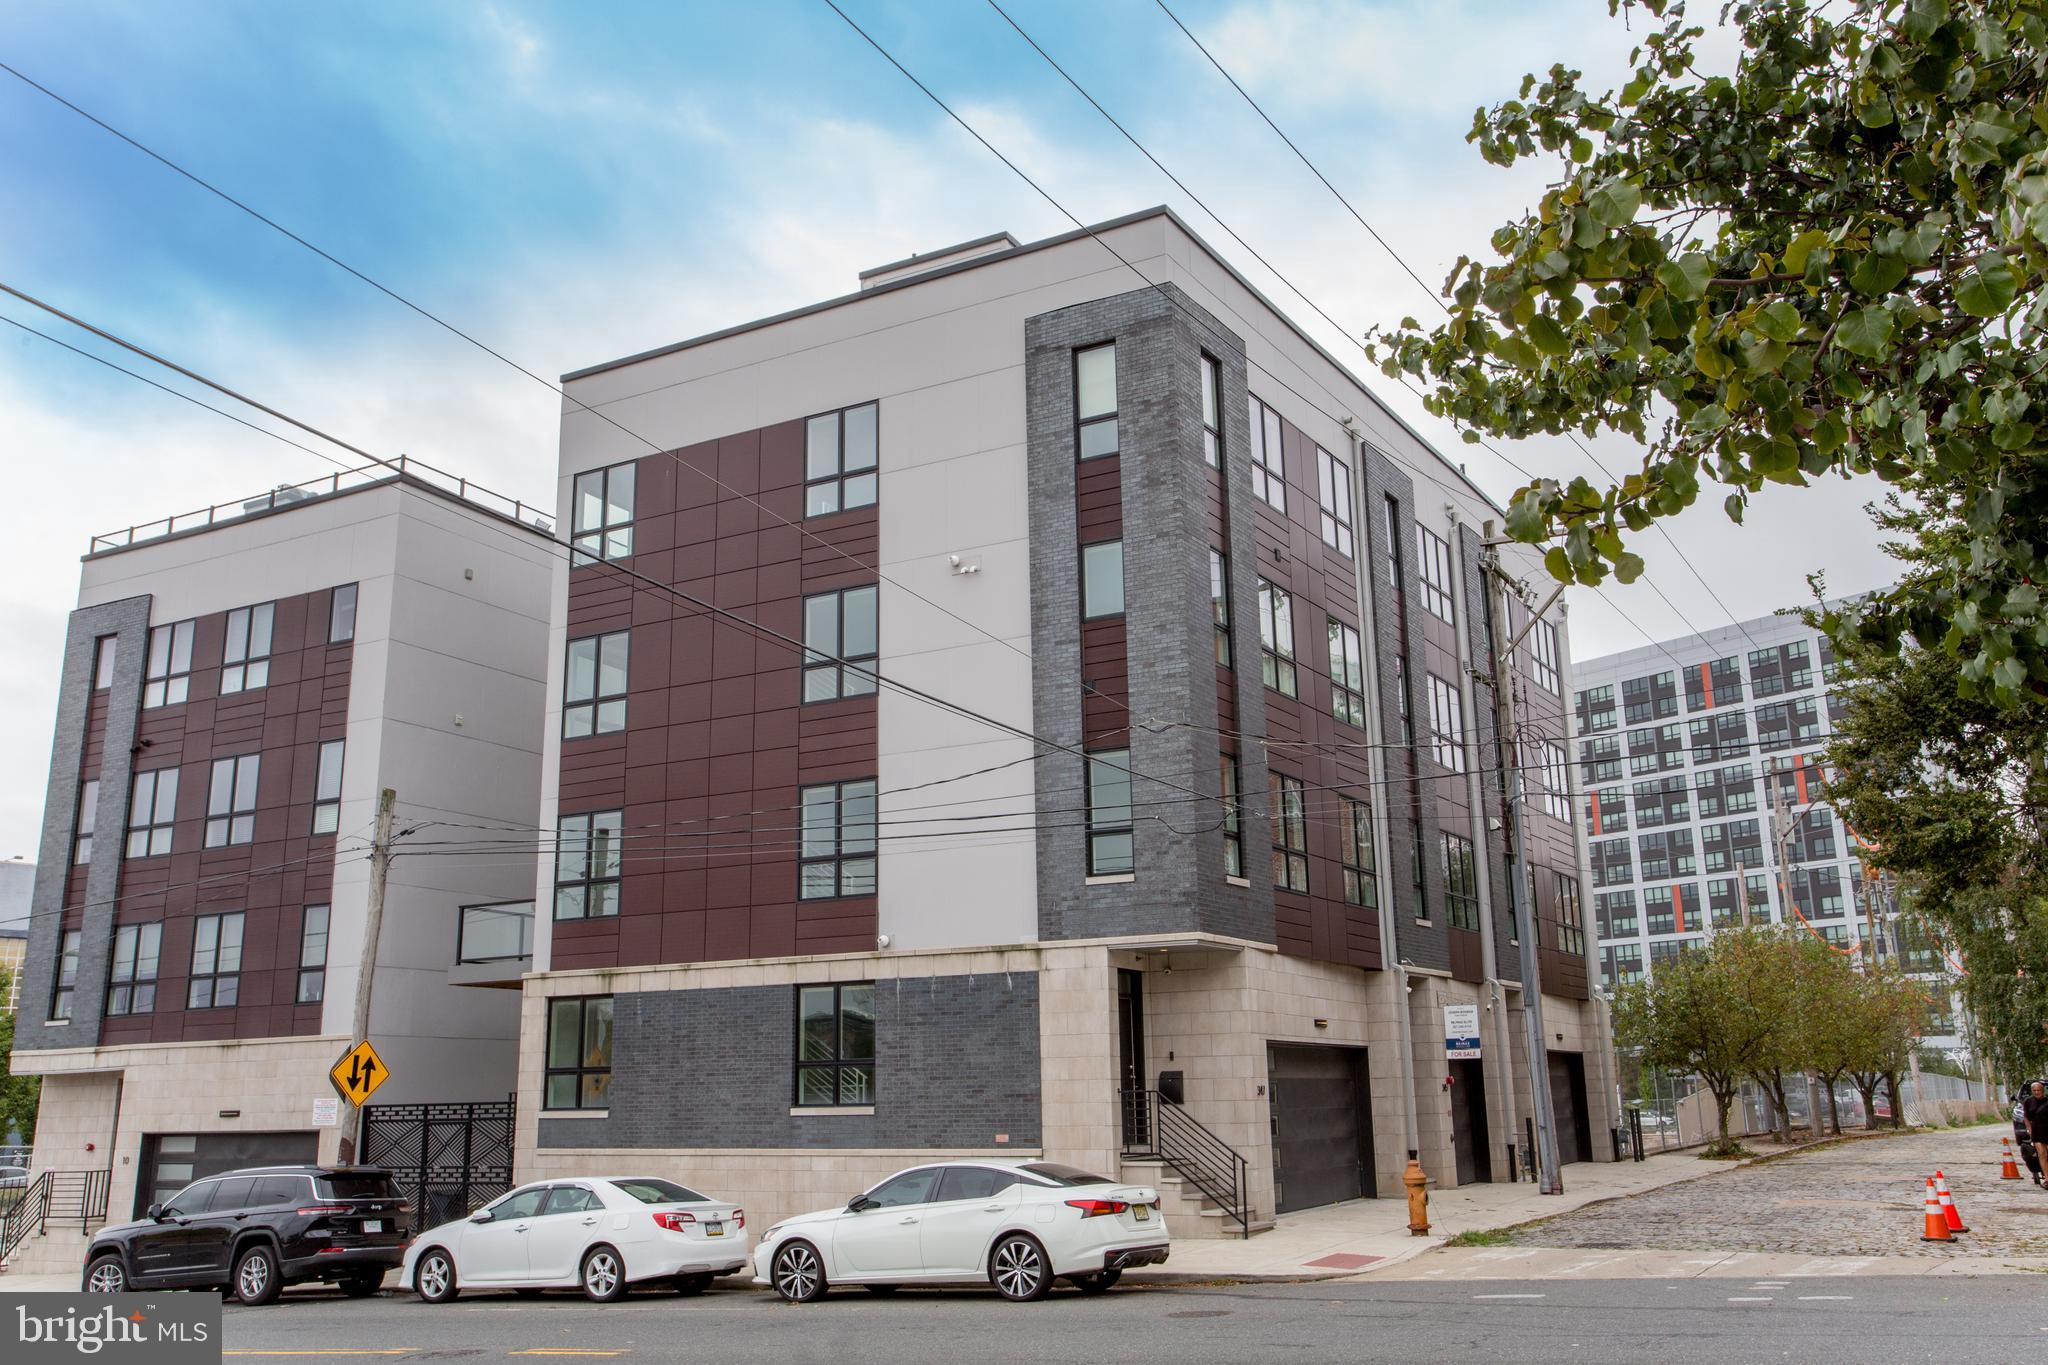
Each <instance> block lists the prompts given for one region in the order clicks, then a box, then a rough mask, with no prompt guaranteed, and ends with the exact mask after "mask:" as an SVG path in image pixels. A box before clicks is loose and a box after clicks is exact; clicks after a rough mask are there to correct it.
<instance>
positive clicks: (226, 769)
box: [206, 754, 263, 848]
mask: <svg viewBox="0 0 2048 1365" xmlns="http://www.w3.org/2000/svg"><path fill="white" fill-rule="evenodd" d="M262 766H263V755H261V754H243V755H242V756H241V757H239V758H216V759H215V760H213V782H212V785H210V786H209V787H208V788H207V791H206V846H207V847H208V848H224V847H226V846H227V845H229V844H246V843H250V842H253V841H254V840H255V838H256V779H257V776H258V773H259V772H260V770H261V769H262Z"/></svg>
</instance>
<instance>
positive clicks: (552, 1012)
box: [540, 995, 615, 1113]
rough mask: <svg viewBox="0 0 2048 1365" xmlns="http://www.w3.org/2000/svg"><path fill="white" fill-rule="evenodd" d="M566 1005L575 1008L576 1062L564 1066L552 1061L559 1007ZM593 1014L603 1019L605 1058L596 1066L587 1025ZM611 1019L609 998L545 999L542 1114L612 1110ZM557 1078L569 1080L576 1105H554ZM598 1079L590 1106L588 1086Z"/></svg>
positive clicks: (570, 996) (592, 996) (589, 1030)
mask: <svg viewBox="0 0 2048 1365" xmlns="http://www.w3.org/2000/svg"><path fill="white" fill-rule="evenodd" d="M565 1004H573V1005H575V1006H576V1011H575V1017H576V1052H575V1056H576V1061H575V1063H574V1064H573V1065H567V1066H564V1065H561V1064H558V1063H557V1062H556V1061H555V1039H556V1036H557V1035H556V1033H555V1024H556V1021H557V1018H558V1017H559V1015H560V1007H561V1006H563V1005H565ZM600 1006H602V1008H601V1009H599V1007H600ZM593 1012H596V1013H601V1014H602V1015H603V1016H604V1020H603V1036H604V1056H603V1064H602V1065H598V1064H597V1063H596V1062H595V1061H593V1060H592V1057H591V1053H590V1048H589V1044H590V1040H591V1038H590V1036H591V1033H592V1029H591V1027H590V1023H591V1016H592V1014H593ZM612 1017H613V1009H612V997H611V996H609V995H552V996H549V997H548V1015H547V1026H546V1028H545V1030H544V1032H545V1035H546V1036H545V1037H544V1038H543V1039H542V1040H541V1045H542V1052H541V1080H540V1107H541V1109H542V1110H543V1111H553V1112H556V1113H569V1112H575V1111H578V1110H582V1111H589V1110H593V1109H609V1108H610V1107H611V1084H612V1047H613V1041H614V1036H615V1035H614V1033H613V1030H612ZM560 1077H567V1078H570V1083H571V1085H572V1086H573V1087H574V1089H575V1095H576V1102H575V1103H574V1104H557V1103H555V1102H554V1097H555V1086H554V1082H555V1080H556V1079H557V1078H560ZM599 1077H602V1078H603V1080H602V1083H600V1084H599V1085H598V1086H597V1087H596V1095H595V1101H596V1102H595V1103H592V1102H591V1095H590V1092H591V1086H590V1084H589V1083H590V1082H591V1081H594V1080H597V1079H598V1078H599Z"/></svg>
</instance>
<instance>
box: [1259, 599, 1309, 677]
mask: <svg viewBox="0 0 2048 1365" xmlns="http://www.w3.org/2000/svg"><path fill="white" fill-rule="evenodd" d="M1259 675H1260V677H1262V678H1263V679H1264V680H1265V683H1266V686H1268V687H1270V688H1272V689H1273V690H1274V691H1275V692H1278V693H1280V694H1281V695H1282V696H1285V697H1293V696H1298V695H1299V693H1298V692H1297V690H1296V688H1297V679H1296V677H1295V670H1294V597H1293V595H1292V594H1291V593H1289V592H1288V591H1287V590H1286V589H1285V588H1281V587H1276V586H1275V585H1274V584H1271V583H1268V582H1267V581H1266V580H1265V579H1263V578H1261V579H1260V580H1259Z"/></svg>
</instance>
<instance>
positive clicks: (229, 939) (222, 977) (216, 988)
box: [185, 910, 242, 1010]
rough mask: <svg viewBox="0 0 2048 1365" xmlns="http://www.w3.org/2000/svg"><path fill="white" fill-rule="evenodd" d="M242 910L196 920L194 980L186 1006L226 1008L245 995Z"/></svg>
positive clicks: (194, 930)
mask: <svg viewBox="0 0 2048 1365" xmlns="http://www.w3.org/2000/svg"><path fill="white" fill-rule="evenodd" d="M241 970H242V912H241V911H239V910H237V911H236V912H235V913H234V914H232V915H201V916H200V917H199V918H198V919H196V920H194V921H192V979H191V980H190V981H189V982H188V983H187V984H186V988H185V1008H186V1009H190V1010H205V1009H223V1008H225V1007H227V1006H229V1005H232V1004H234V1003H235V1002H236V1001H237V1000H239V999H240V998H241V993H242V992H241V980H242V979H241V976H240V975H239V973H240V972H241Z"/></svg>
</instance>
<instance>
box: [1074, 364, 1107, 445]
mask: <svg viewBox="0 0 2048 1365" xmlns="http://www.w3.org/2000/svg"><path fill="white" fill-rule="evenodd" d="M1116 447H1117V432H1116V343H1115V342H1111V343H1109V344H1108V345H1106V346H1090V347H1089V348H1088V349H1087V350H1085V351H1076V352H1074V453H1075V457H1076V458H1077V459H1083V460H1093V459H1095V458H1097V457H1099V456H1103V455H1114V454H1116Z"/></svg>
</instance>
